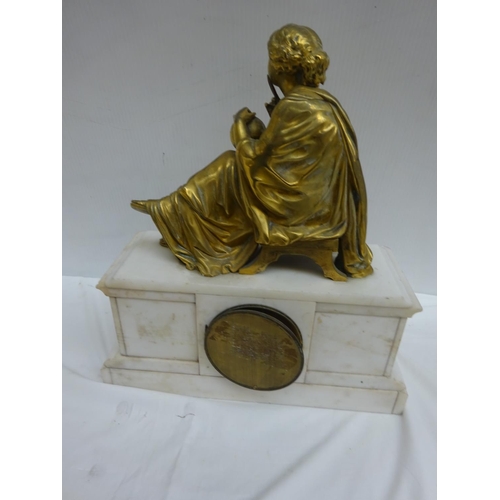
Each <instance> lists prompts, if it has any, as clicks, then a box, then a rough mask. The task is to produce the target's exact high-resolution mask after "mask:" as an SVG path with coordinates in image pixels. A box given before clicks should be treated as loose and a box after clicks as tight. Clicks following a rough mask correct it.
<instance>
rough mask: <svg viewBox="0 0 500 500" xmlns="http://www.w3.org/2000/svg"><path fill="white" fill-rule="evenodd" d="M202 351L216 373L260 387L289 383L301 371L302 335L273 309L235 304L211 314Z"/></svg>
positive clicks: (268, 389)
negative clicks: (212, 315) (214, 315)
mask: <svg viewBox="0 0 500 500" xmlns="http://www.w3.org/2000/svg"><path fill="white" fill-rule="evenodd" d="M205 351H206V353H207V356H208V359H209V360H210V362H211V363H212V365H213V366H214V367H215V369H216V370H217V371H219V373H221V374H222V375H223V376H224V377H226V378H228V379H229V380H231V381H232V382H234V383H236V384H238V385H242V386H243V387H247V388H249V389H256V390H261V391H272V390H276V389H281V388H283V387H286V386H287V385H290V384H291V383H292V382H293V381H294V380H295V379H296V378H297V377H298V376H299V375H300V372H301V371H302V368H303V366H304V355H303V352H302V336H301V334H300V331H299V329H298V327H297V325H296V324H295V323H294V322H293V321H292V320H291V319H290V318H289V317H288V316H286V315H285V314H283V313H282V312H280V311H277V310H276V309H272V308H268V307H265V306H259V305H246V306H237V307H233V308H231V309H227V310H226V311H224V312H223V313H221V314H219V315H218V316H216V317H215V318H214V320H213V321H212V322H211V323H210V325H209V326H208V327H207V329H206V334H205Z"/></svg>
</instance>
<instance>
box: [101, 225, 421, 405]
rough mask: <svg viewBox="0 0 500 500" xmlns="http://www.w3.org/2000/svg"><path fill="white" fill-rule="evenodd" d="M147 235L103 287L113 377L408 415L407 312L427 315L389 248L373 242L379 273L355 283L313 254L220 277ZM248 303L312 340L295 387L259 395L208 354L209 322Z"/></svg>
mask: <svg viewBox="0 0 500 500" xmlns="http://www.w3.org/2000/svg"><path fill="white" fill-rule="evenodd" d="M158 239H159V235H158V233H157V232H156V231H148V232H143V233H139V234H138V235H136V237H135V238H134V239H133V240H132V242H131V243H130V244H129V245H128V246H127V247H126V248H125V249H124V251H123V252H122V254H121V255H120V257H119V258H118V259H117V260H116V261H115V263H114V264H113V265H112V266H111V268H110V269H109V270H108V272H107V273H106V274H105V275H104V276H103V278H102V279H101V281H100V282H99V284H98V288H99V289H100V290H102V291H103V292H104V293H105V294H106V295H107V296H108V297H109V298H110V301H111V308H112V311H113V318H114V322H115V328H116V333H117V336H118V345H119V351H120V352H119V353H118V354H117V355H116V356H115V357H113V358H111V359H109V360H108V361H106V363H105V364H104V367H103V369H102V376H103V379H104V381H105V382H108V383H112V384H118V385H126V386H132V387H141V388H144V389H152V390H158V391H164V392H169V393H175V394H184V395H189V396H198V397H208V398H214V399H229V400H237V401H255V402H262V403H276V404H290V405H300V406H314V407H321V408H337V409H345V410H358V411H371V412H378V413H395V414H400V413H402V411H403V408H404V405H405V402H406V398H407V393H406V387H405V385H404V382H403V379H402V377H401V374H400V373H399V371H398V369H397V366H395V360H396V354H397V351H398V348H399V344H400V341H401V337H402V335H403V331H404V327H405V324H406V320H407V318H409V317H411V316H412V315H413V314H415V313H416V312H419V311H421V310H422V309H421V306H420V304H419V302H418V300H417V298H416V297H415V294H414V293H413V291H412V289H411V287H410V286H409V284H408V282H407V281H406V278H405V277H404V275H403V274H402V272H401V271H400V269H399V268H398V266H397V264H396V262H395V260H394V257H393V255H392V253H391V252H390V250H388V249H387V248H384V247H379V246H376V245H371V249H372V251H373V254H374V259H373V268H374V274H373V275H372V276H368V277H366V278H363V279H350V280H348V282H346V283H345V282H334V281H331V280H328V279H326V278H324V277H323V275H322V271H321V269H320V268H319V267H316V265H315V264H314V263H313V262H312V261H309V260H308V259H307V258H305V257H283V258H282V259H281V260H280V261H279V262H277V263H276V264H273V265H271V266H270V267H269V268H268V269H267V270H266V271H265V272H263V273H261V274H258V275H254V276H244V275H239V274H227V275H222V276H217V277H214V278H207V277H204V276H201V275H200V274H199V273H197V272H195V271H188V270H187V269H186V268H185V267H184V265H183V264H181V263H180V262H179V261H178V260H177V259H176V258H175V257H174V256H173V255H172V253H171V252H169V251H168V250H167V249H165V248H163V247H161V246H160V245H159V244H158ZM241 304H263V305H266V306H269V307H273V308H275V309H278V310H280V311H282V312H283V313H285V314H287V315H288V316H290V317H291V318H292V319H293V320H294V321H295V323H296V324H297V326H298V327H299V329H300V331H301V333H302V337H303V341H304V342H303V344H304V345H303V351H304V359H305V363H304V369H303V370H302V373H301V374H300V376H299V377H298V379H297V380H296V381H295V382H294V383H293V384H292V385H290V386H288V387H285V388H283V389H279V390H276V391H269V392H267V391H256V390H252V389H246V388H244V387H241V386H238V385H236V384H234V383H232V382H230V381H229V380H227V379H226V378H224V377H223V376H222V375H221V374H220V373H219V372H217V371H216V370H215V369H214V367H213V366H212V365H211V364H210V361H209V360H208V358H207V356H206V353H205V350H204V348H203V346H204V332H205V326H206V325H208V324H209V323H210V321H211V320H212V319H213V318H214V317H215V316H216V315H217V314H219V313H220V312H222V311H224V310H225V309H228V308H229V307H233V306H236V305H241Z"/></svg>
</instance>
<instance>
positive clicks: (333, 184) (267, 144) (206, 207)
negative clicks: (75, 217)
mask: <svg viewBox="0 0 500 500" xmlns="http://www.w3.org/2000/svg"><path fill="white" fill-rule="evenodd" d="M145 208H146V210H147V212H148V213H149V214H150V215H151V217H152V219H153V221H154V222H155V224H156V226H157V228H158V229H159V231H160V233H161V234H162V236H163V239H164V240H165V242H166V244H167V245H168V247H169V248H170V250H171V251H172V252H173V253H174V254H175V255H176V256H177V258H178V259H180V260H181V261H182V262H183V263H184V264H185V265H186V267H187V268H188V269H197V270H198V271H200V272H201V273H202V274H204V275H206V276H215V275H218V274H224V273H228V272H237V271H238V270H239V269H240V268H241V267H243V266H244V265H245V264H246V263H247V261H248V260H249V259H250V257H251V256H252V255H253V254H254V253H255V251H256V249H257V248H258V245H271V246H273V245H274V246H285V245H289V244H292V243H295V242H299V241H321V240H325V239H331V238H338V240H339V254H338V257H337V260H336V264H337V267H339V269H340V270H342V271H344V272H345V273H346V274H347V275H348V276H352V277H363V276H366V275H368V274H371V272H372V268H371V260H372V253H371V251H370V249H369V248H368V246H367V245H366V242H365V238H366V210H367V200H366V189H365V183H364V179H363V174H362V171H361V164H360V162H359V158H358V148H357V141H356V135H355V133H354V130H353V128H352V126H351V123H350V121H349V118H348V116H347V114H346V113H345V111H344V110H343V108H342V107H341V106H340V104H339V103H338V101H337V100H336V99H335V98H334V97H333V96H331V95H330V94H329V93H328V92H326V91H324V90H320V89H318V88H311V87H303V86H299V87H296V88H295V89H294V90H293V91H292V92H291V93H290V94H288V95H287V96H286V97H285V98H283V99H282V100H280V101H279V103H278V104H277V106H276V107H275V109H274V111H273V113H272V115H271V118H270V121H269V124H268V126H267V128H266V129H265V130H264V132H263V133H262V135H261V136H260V138H258V139H250V138H248V139H244V140H242V141H240V142H239V143H238V144H237V145H236V151H227V152H225V153H223V154H222V155H221V156H219V157H218V158H217V159H216V160H214V161H213V162H212V163H211V164H209V165H208V166H207V167H205V168H204V169H202V170H201V171H199V172H198V173H196V174H195V175H193V176H192V177H191V178H190V179H189V180H188V182H187V183H186V184H185V185H184V186H182V187H180V188H179V189H178V190H177V191H175V192H174V193H172V194H170V195H169V196H166V197H165V198H161V199H159V200H148V201H146V202H145Z"/></svg>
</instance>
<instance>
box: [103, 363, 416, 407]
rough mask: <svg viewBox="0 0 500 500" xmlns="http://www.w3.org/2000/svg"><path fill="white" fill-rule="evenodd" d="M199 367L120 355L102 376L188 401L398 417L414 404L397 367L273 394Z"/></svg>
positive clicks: (319, 375) (317, 379)
mask: <svg viewBox="0 0 500 500" xmlns="http://www.w3.org/2000/svg"><path fill="white" fill-rule="evenodd" d="M197 365H198V363H197V362H192V361H176V360H164V359H156V358H137V357H130V356H122V355H120V354H117V355H116V356H115V357H113V358H110V359H109V360H107V361H106V362H105V363H104V366H103V367H102V369H101V376H102V379H103V381H104V382H105V383H108V384H115V385H122V386H128V387H137V388H142V389H149V390H154V391H160V392H166V393H170V394H178V395H183V396H191V397H202V398H209V399H218V400H234V401H244V402H255V403H268V404H282V405H291V406H307V407H317V408H325V409H338V410H350V411H364V412H373V413H385V414H397V415H400V414H402V413H403V410H404V407H405V404H406V400H407V398H408V393H407V391H406V386H405V385H404V382H403V380H402V377H401V374H400V372H399V369H398V368H397V366H396V367H395V370H394V374H393V376H392V377H385V376H370V375H352V374H339V373H326V372H307V373H306V379H305V383H294V384H292V385H291V386H288V387H286V388H284V389H280V390H279V391H270V392H267V391H253V390H250V389H245V388H243V387H240V386H237V385H236V384H233V383H232V382H230V381H229V380H227V379H225V378H223V377H215V376H210V375H200V374H199V371H198V370H199V369H198V367H197ZM364 384H365V385H364Z"/></svg>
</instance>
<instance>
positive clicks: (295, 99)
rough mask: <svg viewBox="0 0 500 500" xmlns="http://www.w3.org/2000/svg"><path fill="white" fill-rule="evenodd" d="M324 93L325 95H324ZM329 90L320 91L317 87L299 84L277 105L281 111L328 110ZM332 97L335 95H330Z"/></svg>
mask: <svg viewBox="0 0 500 500" xmlns="http://www.w3.org/2000/svg"><path fill="white" fill-rule="evenodd" d="M323 94H324V95H323ZM326 95H328V96H329V95H330V94H328V92H326V91H319V89H317V88H312V87H305V86H298V87H295V89H294V90H293V91H292V92H290V93H289V94H287V95H286V96H285V97H284V98H283V99H281V101H280V102H279V103H278V105H277V109H278V106H279V108H280V111H281V112H287V111H293V112H297V111H299V110H300V111H306V110H310V111H316V112H317V111H320V110H322V109H323V110H324V111H326V110H328V109H329V108H330V101H329V100H328V99H327V98H325V97H327V96H326ZM330 97H331V98H332V99H333V97H332V96H330Z"/></svg>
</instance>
